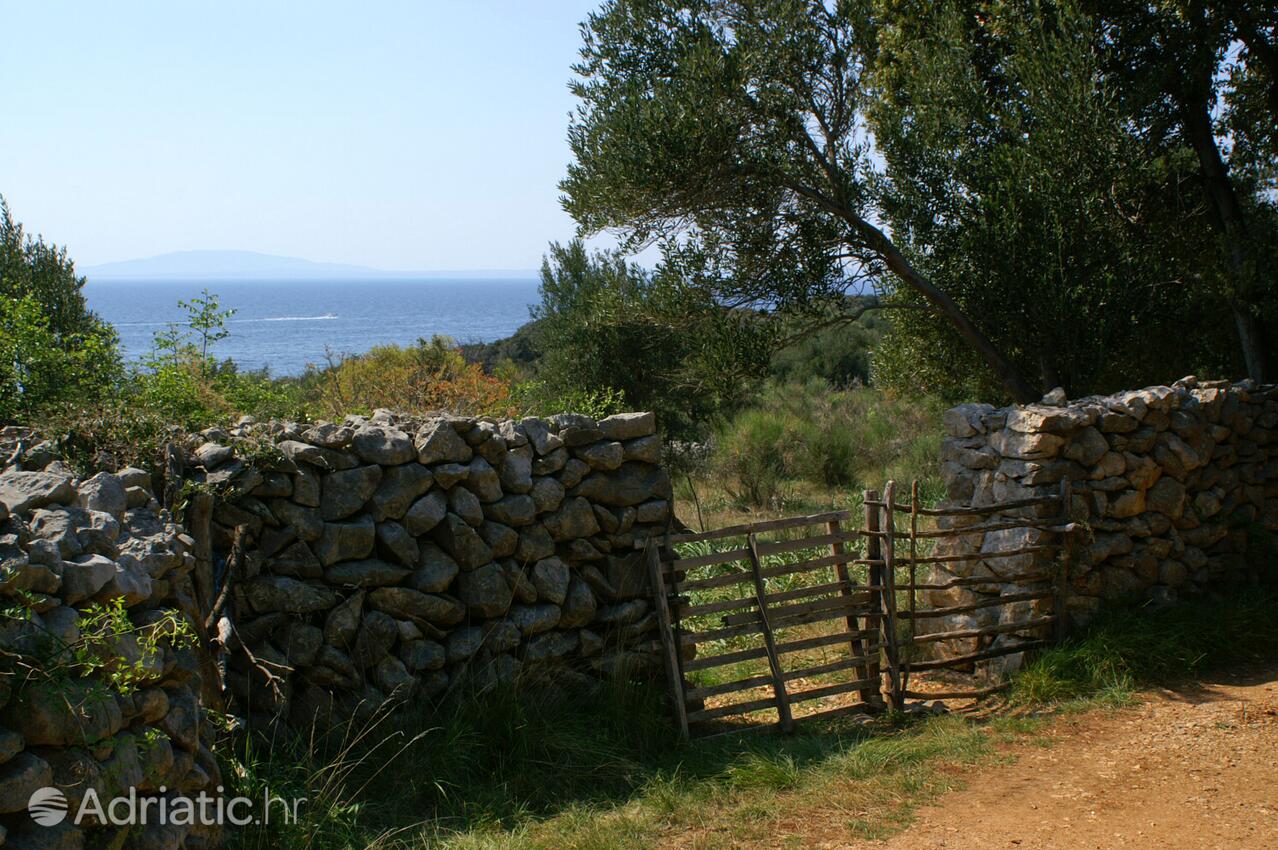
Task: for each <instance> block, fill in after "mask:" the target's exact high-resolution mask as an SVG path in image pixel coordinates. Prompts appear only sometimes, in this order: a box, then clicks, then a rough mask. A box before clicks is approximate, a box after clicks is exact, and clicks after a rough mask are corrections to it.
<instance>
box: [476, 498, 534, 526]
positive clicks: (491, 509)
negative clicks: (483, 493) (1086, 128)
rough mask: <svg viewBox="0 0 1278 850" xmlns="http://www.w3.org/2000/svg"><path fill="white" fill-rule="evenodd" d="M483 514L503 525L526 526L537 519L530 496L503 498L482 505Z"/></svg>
mask: <svg viewBox="0 0 1278 850" xmlns="http://www.w3.org/2000/svg"><path fill="white" fill-rule="evenodd" d="M483 513H484V515H485V516H487V517H489V518H490V519H492V520H495V521H496V522H500V523H502V524H503V525H513V526H521V525H528V524H530V523H531V522H532V521H533V520H534V519H536V517H537V504H536V503H535V502H534V501H533V499H532V497H531V496H525V495H511V496H504V497H502V498H500V499H498V500H496V501H494V502H490V503H489V504H487V505H484V508H483Z"/></svg>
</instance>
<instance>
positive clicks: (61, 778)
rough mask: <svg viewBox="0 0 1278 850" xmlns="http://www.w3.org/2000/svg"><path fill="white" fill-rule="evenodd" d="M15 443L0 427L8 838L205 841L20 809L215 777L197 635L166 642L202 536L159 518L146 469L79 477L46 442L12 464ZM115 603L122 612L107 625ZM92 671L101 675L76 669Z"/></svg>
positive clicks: (210, 783)
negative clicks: (87, 825)
mask: <svg viewBox="0 0 1278 850" xmlns="http://www.w3.org/2000/svg"><path fill="white" fill-rule="evenodd" d="M19 434H23V435H25V432H16V431H15V430H13V429H5V430H4V431H3V432H0V452H3V455H0V456H3V457H5V458H7V459H8V461H6V462H12V464H13V465H12V466H11V467H10V468H8V469H3V468H2V467H0V470H2V471H0V608H3V611H0V650H3V656H2V659H3V660H2V661H0V844H3V846H4V847H5V848H10V847H13V848H35V847H39V848H79V847H82V846H86V841H87V843H88V845H89V846H103V847H108V846H109V847H126V846H127V847H130V848H176V847H179V846H185V847H189V848H196V847H206V846H212V844H213V843H214V838H215V835H213V834H211V833H208V832H207V831H204V830H201V829H199V828H195V829H190V828H187V827H181V826H168V827H161V826H157V825H154V824H153V825H151V826H147V827H138V828H137V829H135V830H134V831H133V832H132V833H130V834H126V833H125V831H123V830H121V829H117V828H105V827H102V828H94V829H79V828H76V827H74V826H72V825H71V823H70V821H69V820H68V821H64V822H63V823H61V824H59V825H56V826H39V825H36V824H35V823H33V822H32V821H31V819H30V818H29V817H28V815H27V803H28V800H29V798H30V795H31V793H32V792H33V791H35V790H36V789H39V788H43V787H49V786H53V787H57V788H59V789H61V790H62V791H63V792H64V793H65V795H66V798H67V801H68V803H69V805H70V806H71V811H72V812H74V811H75V810H76V809H77V808H78V807H79V805H80V802H81V800H82V799H83V798H84V797H85V795H87V794H88V792H89V789H93V790H94V791H95V792H96V793H97V795H98V797H99V799H100V800H101V801H102V802H103V803H104V804H105V803H107V802H109V801H110V800H111V799H112V798H114V797H116V796H121V795H127V794H128V792H129V789H130V788H134V789H136V790H137V794H138V796H139V797H140V798H147V799H154V800H156V801H158V800H159V798H160V797H162V796H168V797H172V796H173V795H176V794H180V795H184V796H188V797H194V796H196V795H198V794H199V793H201V792H210V793H211V792H213V791H214V789H215V788H216V787H217V785H218V783H219V781H220V774H219V770H218V765H217V762H216V760H215V759H214V758H213V755H212V753H211V752H210V749H209V747H208V739H207V737H206V736H205V735H204V732H205V730H204V729H203V727H202V726H201V724H200V711H199V705H200V690H201V673H200V661H199V658H198V657H197V655H196V651H195V646H194V640H193V635H189V636H188V638H187V639H179V640H178V641H176V642H174V641H170V640H167V639H165V637H164V636H165V635H169V634H172V633H173V624H175V623H178V622H183V621H186V618H187V617H188V616H189V614H190V612H191V611H193V608H194V598H193V589H192V580H191V572H192V569H193V567H194V564H195V559H194V557H193V556H192V554H191V546H192V544H193V542H194V541H192V540H191V538H190V537H189V536H187V535H186V534H184V533H183V532H182V529H181V528H179V527H178V526H177V525H175V524H174V523H173V522H171V521H170V518H169V516H168V515H167V513H165V512H163V511H161V510H160V508H159V505H158V504H157V503H156V501H155V499H153V498H152V494H151V479H150V476H149V475H148V474H147V473H146V472H143V471H142V470H139V469H125V470H122V471H121V472H120V473H119V474H110V473H101V474H98V475H94V476H92V477H90V478H87V479H84V480H81V479H79V478H78V477H76V476H75V475H74V474H73V473H72V471H71V470H70V469H68V468H67V467H65V466H63V465H62V464H61V463H60V462H58V461H56V460H53V454H52V453H51V452H50V451H48V446H47V445H46V446H44V447H42V449H41V450H39V451H34V452H27V453H25V454H22V453H21V452H14V453H13V455H12V456H11V455H10V449H12V448H13V446H12V443H14V442H15V441H16V438H17V436H18V435H19ZM23 466H25V467H26V468H25V469H24V468H22V467H23ZM108 606H119V608H120V609H121V610H122V612H123V614H122V615H116V616H113V617H111V618H110V619H106V618H104V617H103V616H102V614H101V612H102V611H106V610H109V607H108ZM153 641H154V645H153ZM95 661H100V662H102V663H103V664H104V665H105V666H103V667H101V668H98V669H95V670H93V672H92V675H89V676H85V675H83V673H84V672H85V670H86V669H88V668H86V667H85V666H84V662H90V664H92V663H93V662H95Z"/></svg>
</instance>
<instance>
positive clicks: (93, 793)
mask: <svg viewBox="0 0 1278 850" xmlns="http://www.w3.org/2000/svg"><path fill="white" fill-rule="evenodd" d="M167 791H168V789H167V788H165V787H164V786H160V789H159V794H158V795H153V796H145V797H139V796H138V792H137V789H136V788H130V789H129V792H128V794H126V795H124V796H121V797H113V798H111V799H109V800H105V801H104V800H103V799H102V798H101V797H99V796H98V792H97V789H95V788H88V789H86V790H85V792H84V797H83V798H82V799H81V800H80V805H79V808H78V809H77V810H76V811H75V812H74V813H72V812H71V807H70V806H69V805H68V803H67V797H66V794H64V793H63V792H62V790H61V789H59V788H53V787H45V788H37V789H36V790H35V791H33V792H32V794H31V796H30V798H28V800H27V812H28V813H30V815H31V820H33V821H34V822H35V823H37V824H39V825H40V826H48V827H53V826H57V825H58V824H60V823H62V822H63V821H65V820H66V819H67V817H68V815H70V816H71V822H72V823H75V824H81V823H84V824H108V825H110V826H136V825H139V824H142V825H145V824H149V823H155V824H166V825H167V824H174V825H182V826H192V825H195V824H201V825H205V826H213V825H219V826H220V825H225V824H232V825H234V826H248V825H249V824H253V823H270V822H271V814H272V812H273V811H277V813H279V814H282V815H283V820H284V823H286V824H287V823H296V822H297V816H298V811H297V810H298V807H299V806H300V805H301V804H302V803H305V802H306V798H305V797H295V798H293V799H292V800H287V799H285V798H283V797H277V796H275V795H274V794H272V793H271V791H270V789H269V788H268V789H266V792H265V794H264V796H263V798H262V800H261V801H260V802H261V808H260V809H259V808H257V805H256V804H257V803H258V801H256V800H253V799H250V798H249V797H227V796H225V794H224V792H225V789H224V788H222V786H220V785H219V786H218V787H217V793H216V794H210V793H208V792H207V791H201V792H200V793H199V794H197V795H195V796H194V797H186V796H181V795H176V796H170V795H168V794H167V793H166V792H167Z"/></svg>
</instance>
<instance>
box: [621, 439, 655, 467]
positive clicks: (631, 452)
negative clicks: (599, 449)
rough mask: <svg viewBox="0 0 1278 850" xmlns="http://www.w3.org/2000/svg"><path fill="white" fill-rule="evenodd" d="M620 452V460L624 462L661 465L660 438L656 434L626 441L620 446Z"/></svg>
mask: <svg viewBox="0 0 1278 850" xmlns="http://www.w3.org/2000/svg"><path fill="white" fill-rule="evenodd" d="M621 450H622V451H621V454H622V458H623V459H625V460H637V461H642V462H643V463H654V464H655V463H661V437H660V436H659V435H657V434H653V435H652V436H650V437H639V438H638V439H636V440H627V441H625V442H624V443H622V444H621Z"/></svg>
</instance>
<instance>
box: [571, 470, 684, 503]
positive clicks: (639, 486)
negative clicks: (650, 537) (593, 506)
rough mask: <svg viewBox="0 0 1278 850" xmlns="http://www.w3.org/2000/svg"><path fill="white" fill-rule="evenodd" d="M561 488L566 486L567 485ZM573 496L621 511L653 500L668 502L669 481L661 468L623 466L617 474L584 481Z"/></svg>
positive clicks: (596, 476) (589, 478) (596, 474)
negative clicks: (665, 500)
mask: <svg viewBox="0 0 1278 850" xmlns="http://www.w3.org/2000/svg"><path fill="white" fill-rule="evenodd" d="M564 486H565V487H567V486H568V484H567V482H565V483H564ZM573 495H574V496H581V497H584V498H586V499H589V500H590V501H592V502H597V503H599V504H601V505H606V506H608V507H611V508H624V507H630V506H633V505H638V504H640V503H641V502H646V501H648V500H649V499H652V498H658V499H668V498H670V479H669V478H667V477H666V473H665V471H664V470H662V469H661V468H660V467H657V466H650V465H648V464H645V463H623V464H622V465H621V468H620V469H618V470H617V471H616V472H613V473H608V474H605V473H601V472H596V473H594V474H593V475H591V476H590V477H588V478H586V479H585V480H584V481H582V482H581V484H580V485H579V486H578V487H577V490H576V491H575V492H574V493H573Z"/></svg>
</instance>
